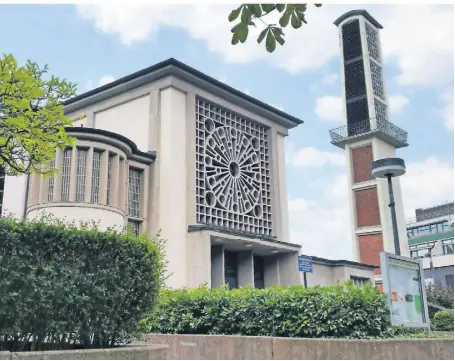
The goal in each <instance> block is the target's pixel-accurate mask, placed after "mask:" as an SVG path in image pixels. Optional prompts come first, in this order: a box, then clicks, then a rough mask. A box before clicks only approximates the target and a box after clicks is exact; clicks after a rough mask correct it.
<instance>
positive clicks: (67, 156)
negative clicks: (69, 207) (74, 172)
mask: <svg viewBox="0 0 455 361" xmlns="http://www.w3.org/2000/svg"><path fill="white" fill-rule="evenodd" d="M72 154H73V150H72V149H71V148H67V149H65V151H64V152H63V167H62V194H61V200H62V202H68V201H69V195H70V180H71V156H72Z"/></svg>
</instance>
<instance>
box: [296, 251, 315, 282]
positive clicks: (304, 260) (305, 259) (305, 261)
mask: <svg viewBox="0 0 455 361" xmlns="http://www.w3.org/2000/svg"><path fill="white" fill-rule="evenodd" d="M299 271H300V272H303V285H304V286H305V288H307V287H308V285H307V280H306V274H307V272H309V273H313V260H312V259H311V257H309V256H299Z"/></svg>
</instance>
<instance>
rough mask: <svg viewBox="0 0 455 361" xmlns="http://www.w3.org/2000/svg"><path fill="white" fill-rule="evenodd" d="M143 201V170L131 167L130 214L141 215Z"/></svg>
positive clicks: (129, 183) (129, 188) (129, 184)
mask: <svg viewBox="0 0 455 361" xmlns="http://www.w3.org/2000/svg"><path fill="white" fill-rule="evenodd" d="M140 203H141V172H140V171H138V170H136V169H132V168H130V170H129V182H128V214H129V215H130V216H133V217H139V215H140Z"/></svg>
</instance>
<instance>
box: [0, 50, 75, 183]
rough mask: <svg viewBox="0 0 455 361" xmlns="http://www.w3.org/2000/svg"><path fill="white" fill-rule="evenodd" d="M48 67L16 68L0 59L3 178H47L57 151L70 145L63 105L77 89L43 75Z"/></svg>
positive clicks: (7, 58)
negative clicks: (7, 176)
mask: <svg viewBox="0 0 455 361" xmlns="http://www.w3.org/2000/svg"><path fill="white" fill-rule="evenodd" d="M47 72H48V67H47V65H45V66H44V67H42V68H41V67H39V66H38V64H36V63H35V62H32V61H30V60H28V61H27V63H26V65H25V66H18V64H17V61H16V59H15V58H14V56H13V55H11V54H5V55H3V57H0V169H3V172H5V173H6V174H12V175H17V174H24V173H29V172H33V173H39V174H45V175H50V174H53V173H55V169H50V167H49V166H48V165H47V166H41V164H46V162H47V163H49V161H50V160H51V159H52V158H53V157H54V154H55V151H56V148H57V147H60V148H63V147H65V146H66V145H72V144H73V141H74V140H73V138H70V137H69V136H68V135H67V134H66V132H65V127H66V126H71V119H69V118H68V117H66V116H65V115H64V113H63V101H64V100H65V99H68V98H70V97H72V96H74V95H75V94H76V85H74V84H72V83H68V82H66V81H65V80H64V79H63V80H61V79H59V78H57V77H54V76H51V77H50V78H49V77H48V78H47V79H46V78H45V75H46V74H47Z"/></svg>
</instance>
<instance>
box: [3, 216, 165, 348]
mask: <svg viewBox="0 0 455 361" xmlns="http://www.w3.org/2000/svg"><path fill="white" fill-rule="evenodd" d="M163 246H164V244H163V242H162V240H160V239H159V238H155V239H148V238H147V237H146V235H142V236H140V237H135V236H134V235H133V234H132V233H131V232H128V233H125V232H124V231H123V230H119V231H115V230H113V229H111V230H107V231H104V232H100V231H98V230H97V228H96V224H80V225H77V226H76V225H75V224H70V225H64V224H63V223H62V222H60V221H57V220H52V219H51V218H49V217H44V218H43V219H39V220H36V221H34V222H28V221H25V220H21V221H18V220H15V219H13V218H5V217H0V351H2V349H6V350H9V351H23V350H32V351H33V350H46V349H69V348H81V347H83V348H92V347H95V348H105V347H112V346H115V345H118V344H120V343H124V342H128V341H129V340H131V339H133V338H134V337H137V336H138V334H137V332H138V330H139V328H138V326H139V321H140V320H141V319H142V318H144V317H145V316H146V315H147V314H148V313H150V312H151V311H152V310H153V306H154V304H155V302H156V299H157V296H158V294H159V290H160V288H161V287H162V285H163V282H164V277H163V275H164V271H165V254H164V251H163Z"/></svg>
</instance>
